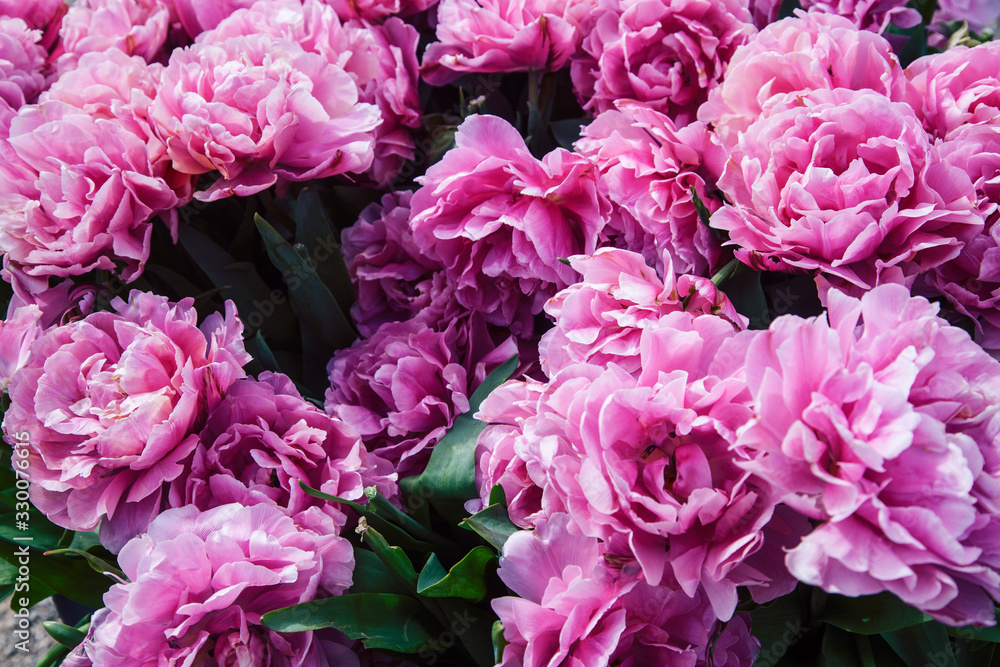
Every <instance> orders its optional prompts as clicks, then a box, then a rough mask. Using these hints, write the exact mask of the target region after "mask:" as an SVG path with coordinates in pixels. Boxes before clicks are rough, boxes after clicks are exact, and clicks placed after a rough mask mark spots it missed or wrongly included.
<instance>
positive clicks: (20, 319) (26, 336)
mask: <svg viewBox="0 0 1000 667" xmlns="http://www.w3.org/2000/svg"><path fill="white" fill-rule="evenodd" d="M14 306H15V304H14V303H13V302H12V303H11V304H10V307H8V308H7V319H5V320H4V321H2V322H0V392H3V391H6V390H7V387H8V385H10V383H11V382H12V381H13V380H14V376H16V375H17V374H18V373H19V372H20V371H21V369H22V368H24V365H25V364H27V363H28V359H29V355H30V352H31V344H32V343H34V342H35V339H36V338H38V337H39V336H40V335H41V334H42V325H41V319H42V309H41V308H39V307H38V306H36V305H34V304H32V305H27V306H20V307H14Z"/></svg>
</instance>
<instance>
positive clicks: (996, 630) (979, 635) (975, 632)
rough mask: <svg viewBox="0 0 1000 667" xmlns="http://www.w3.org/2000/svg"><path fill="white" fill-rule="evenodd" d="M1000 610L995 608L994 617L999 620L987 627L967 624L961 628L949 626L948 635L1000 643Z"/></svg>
mask: <svg viewBox="0 0 1000 667" xmlns="http://www.w3.org/2000/svg"><path fill="white" fill-rule="evenodd" d="M997 611H998V610H994V612H993V614H994V619H995V620H996V621H997V622H998V623H997V624H996V625H992V626H990V627H987V628H977V627H974V626H971V625H966V626H963V627H960V628H948V635H949V636H951V637H958V638H960V639H968V640H970V641H971V640H979V641H986V642H994V643H1000V618H997V613H996V612H997Z"/></svg>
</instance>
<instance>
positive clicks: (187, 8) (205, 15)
mask: <svg viewBox="0 0 1000 667" xmlns="http://www.w3.org/2000/svg"><path fill="white" fill-rule="evenodd" d="M255 2H257V0H217V1H216V2H204V0H170V3H171V4H172V5H173V7H174V11H175V12H177V17H178V18H179V19H180V22H181V25H183V26H184V30H186V31H187V34H188V35H190V37H191V39H194V38H195V37H197V36H198V35H200V34H201V33H203V32H205V31H206V30H211V29H212V28H214V27H215V26H217V25H219V23H220V22H222V19H224V18H226V17H227V16H229V15H230V14H232V13H233V12H235V11H236V10H237V9H242V8H244V7H249V6H251V5H253V4H254V3H255Z"/></svg>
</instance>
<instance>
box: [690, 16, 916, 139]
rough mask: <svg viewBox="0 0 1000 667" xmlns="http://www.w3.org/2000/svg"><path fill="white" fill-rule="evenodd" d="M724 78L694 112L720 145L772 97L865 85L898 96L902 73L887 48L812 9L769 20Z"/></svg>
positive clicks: (903, 86)
mask: <svg viewBox="0 0 1000 667" xmlns="http://www.w3.org/2000/svg"><path fill="white" fill-rule="evenodd" d="M726 72H727V74H726V78H725V79H724V80H723V81H722V84H721V85H720V86H718V87H717V88H715V89H714V90H712V92H711V93H710V94H709V96H708V101H707V102H706V103H705V104H704V105H703V106H702V107H701V108H700V109H699V110H698V120H701V121H703V122H706V123H710V124H712V125H713V127H714V129H715V131H716V133H717V134H718V136H719V139H720V140H721V142H722V144H723V146H725V147H726V148H727V149H728V148H731V147H732V146H733V145H735V144H736V141H737V136H738V134H739V133H740V132H742V131H743V130H745V129H746V128H747V127H749V126H750V125H751V124H752V123H753V122H754V121H756V120H757V119H758V118H759V117H760V115H761V114H762V113H764V112H765V110H766V108H767V105H768V102H769V101H770V100H772V98H775V97H779V98H782V97H784V96H785V95H791V94H798V93H804V92H808V91H811V90H819V89H831V88H850V89H852V90H865V89H870V90H873V91H875V92H877V93H881V94H883V95H886V96H887V97H890V98H892V99H893V100H895V101H901V100H902V98H903V94H904V91H905V89H906V77H904V76H903V70H902V68H901V67H900V65H899V60H898V59H897V58H896V56H895V54H893V52H892V45H891V44H889V42H888V41H886V40H885V39H884V38H882V37H881V36H879V35H877V34H875V33H873V32H871V31H868V30H859V29H858V27H857V26H856V25H854V24H853V23H852V22H851V21H848V20H847V19H845V18H843V17H841V16H836V15H834V14H823V13H818V12H810V13H808V14H805V13H800V14H798V15H797V16H795V17H792V18H786V19H782V20H781V21H778V22H777V23H773V24H771V25H769V26H768V27H767V28H765V29H763V30H761V31H760V33H759V34H758V35H757V36H756V37H755V38H754V39H752V40H751V41H749V42H748V43H747V44H746V45H744V46H742V47H740V48H738V49H736V53H735V54H733V57H732V60H730V61H729V67H728V69H727V70H726Z"/></svg>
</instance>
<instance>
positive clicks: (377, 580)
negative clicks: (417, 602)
mask: <svg viewBox="0 0 1000 667" xmlns="http://www.w3.org/2000/svg"><path fill="white" fill-rule="evenodd" d="M350 592H351V593H395V594H397V595H408V594H409V593H412V590H410V589H408V588H407V586H406V585H405V584H404V583H403V582H402V581H401V580H400V578H399V577H397V576H396V575H395V574H393V573H392V570H390V569H389V567H388V566H387V565H386V564H385V563H383V562H382V559H381V558H379V557H378V555H376V554H375V552H374V551H369V550H368V549H361V548H358V547H355V548H354V583H353V584H352V585H351V588H350Z"/></svg>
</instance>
